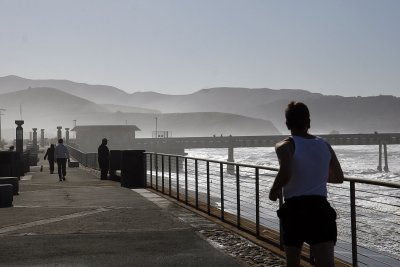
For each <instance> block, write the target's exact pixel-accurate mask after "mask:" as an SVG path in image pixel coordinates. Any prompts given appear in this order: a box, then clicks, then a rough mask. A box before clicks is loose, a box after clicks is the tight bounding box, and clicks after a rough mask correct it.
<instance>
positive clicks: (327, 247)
mask: <svg viewBox="0 0 400 267" xmlns="http://www.w3.org/2000/svg"><path fill="white" fill-rule="evenodd" d="M311 249H312V250H313V254H314V258H315V266H317V267H334V266H335V256H334V244H333V242H331V241H328V242H322V243H318V244H314V245H312V246H311Z"/></svg>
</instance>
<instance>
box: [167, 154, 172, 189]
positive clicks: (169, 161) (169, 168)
mask: <svg viewBox="0 0 400 267" xmlns="http://www.w3.org/2000/svg"><path fill="white" fill-rule="evenodd" d="M171 184H172V183H171V156H168V194H169V196H171Z"/></svg>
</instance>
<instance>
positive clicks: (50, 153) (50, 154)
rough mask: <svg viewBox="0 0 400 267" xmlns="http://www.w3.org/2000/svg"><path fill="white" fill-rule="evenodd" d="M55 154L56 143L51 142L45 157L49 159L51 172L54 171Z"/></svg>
mask: <svg viewBox="0 0 400 267" xmlns="http://www.w3.org/2000/svg"><path fill="white" fill-rule="evenodd" d="M54 154H55V148H54V144H51V145H50V147H49V148H48V149H47V151H46V154H45V155H44V159H45V160H46V158H47V160H48V161H49V166H50V173H51V174H53V173H54V160H55V158H54Z"/></svg>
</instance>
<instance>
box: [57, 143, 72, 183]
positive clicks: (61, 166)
mask: <svg viewBox="0 0 400 267" xmlns="http://www.w3.org/2000/svg"><path fill="white" fill-rule="evenodd" d="M63 143H64V141H63V140H62V139H58V145H57V146H56V149H55V156H56V161H57V167H58V178H59V179H60V182H61V181H65V176H66V175H67V160H68V161H69V153H68V148H67V147H66V146H64V144H63Z"/></svg>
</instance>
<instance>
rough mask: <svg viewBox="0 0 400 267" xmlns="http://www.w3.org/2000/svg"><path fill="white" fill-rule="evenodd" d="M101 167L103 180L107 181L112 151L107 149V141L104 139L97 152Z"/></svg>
mask: <svg viewBox="0 0 400 267" xmlns="http://www.w3.org/2000/svg"><path fill="white" fill-rule="evenodd" d="M97 155H98V162H99V167H100V170H101V176H100V179H101V180H107V174H108V170H109V168H110V151H109V150H108V147H107V139H106V138H103V140H102V142H101V145H100V146H99V149H98V151H97Z"/></svg>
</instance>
